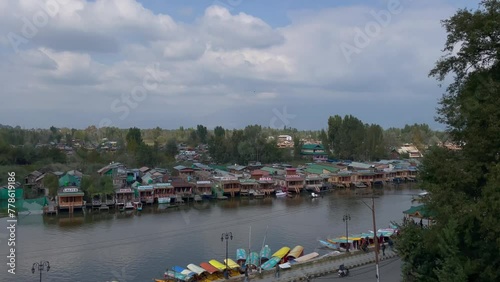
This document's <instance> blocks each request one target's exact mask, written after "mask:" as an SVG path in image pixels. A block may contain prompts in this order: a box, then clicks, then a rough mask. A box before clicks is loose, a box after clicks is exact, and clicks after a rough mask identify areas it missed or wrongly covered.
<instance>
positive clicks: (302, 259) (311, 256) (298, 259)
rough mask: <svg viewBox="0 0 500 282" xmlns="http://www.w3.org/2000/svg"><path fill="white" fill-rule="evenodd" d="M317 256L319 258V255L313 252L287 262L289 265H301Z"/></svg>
mask: <svg viewBox="0 0 500 282" xmlns="http://www.w3.org/2000/svg"><path fill="white" fill-rule="evenodd" d="M318 256H319V254H318V253H317V252H313V253H310V254H307V255H303V256H301V257H299V258H296V259H291V260H290V261H289V262H290V264H296V263H302V262H306V261H309V260H312V259H313V258H315V257H318Z"/></svg>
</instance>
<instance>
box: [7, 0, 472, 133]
mask: <svg viewBox="0 0 500 282" xmlns="http://www.w3.org/2000/svg"><path fill="white" fill-rule="evenodd" d="M477 3H478V1H465V0H457V1H454V0H420V1H413V0H386V1H379V0H371V1H368V0H365V1H361V0H357V1H347V0H342V1H326V0H317V1H306V0H297V1H291V0H290V1H264V0H255V1H250V0H215V1H213V0H212V1H195V0H184V1H183V0H149V1H148V0H143V1H139V0H93V1H90V0H44V1H30V0H3V1H0V62H1V64H0V83H1V85H2V87H1V89H0V95H1V96H0V97H1V98H2V100H3V103H2V105H3V106H2V109H1V111H0V124H6V125H11V126H17V125H18V126H21V127H23V128H48V127H50V126H56V127H69V128H86V127H88V126H91V125H95V126H97V127H104V126H116V127H120V128H129V127H133V126H137V127H140V128H153V127H156V126H159V127H161V128H167V129H175V128H179V127H180V126H183V127H185V128H187V127H195V126H196V125H197V124H202V125H205V126H207V127H208V128H213V127H215V126H218V125H221V126H223V127H225V128H243V127H245V126H247V125H252V124H260V125H262V126H266V127H267V126H270V127H273V128H283V127H284V126H287V127H294V128H298V129H301V130H302V129H311V130H316V129H321V128H326V127H327V120H328V117H329V116H332V115H337V114H338V115H341V116H344V115H348V114H351V115H354V116H356V117H358V118H359V119H361V120H362V121H363V122H365V123H369V124H371V123H375V124H380V125H381V126H383V127H384V128H388V127H403V126H404V125H405V124H413V123H428V124H429V125H430V126H431V128H434V129H442V128H444V126H443V125H441V124H438V123H436V122H435V121H434V118H435V116H436V108H437V107H438V101H439V99H440V97H441V96H442V94H443V92H444V88H440V87H439V83H438V82H437V81H436V80H435V79H434V78H429V77H428V73H429V71H430V70H431V69H432V67H433V66H434V64H435V62H436V61H437V60H438V59H439V57H440V56H442V55H443V53H442V52H441V50H442V48H443V46H444V42H445V39H446V33H445V30H444V29H443V28H442V26H441V23H440V21H441V20H443V19H446V18H449V17H450V16H451V15H453V14H454V13H455V12H456V11H457V10H458V9H461V8H466V7H467V8H472V9H475V8H477Z"/></svg>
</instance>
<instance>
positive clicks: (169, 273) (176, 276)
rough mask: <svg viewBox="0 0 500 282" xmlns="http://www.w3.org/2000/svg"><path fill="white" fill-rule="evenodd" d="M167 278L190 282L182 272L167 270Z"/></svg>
mask: <svg viewBox="0 0 500 282" xmlns="http://www.w3.org/2000/svg"><path fill="white" fill-rule="evenodd" d="M165 277H171V278H174V279H178V280H181V281H189V280H190V279H189V278H188V277H186V275H184V274H182V273H180V272H175V271H173V270H167V271H166V272H165Z"/></svg>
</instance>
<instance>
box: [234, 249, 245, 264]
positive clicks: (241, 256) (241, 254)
mask: <svg viewBox="0 0 500 282" xmlns="http://www.w3.org/2000/svg"><path fill="white" fill-rule="evenodd" d="M236 260H237V261H246V260H247V252H246V251H245V249H237V250H236Z"/></svg>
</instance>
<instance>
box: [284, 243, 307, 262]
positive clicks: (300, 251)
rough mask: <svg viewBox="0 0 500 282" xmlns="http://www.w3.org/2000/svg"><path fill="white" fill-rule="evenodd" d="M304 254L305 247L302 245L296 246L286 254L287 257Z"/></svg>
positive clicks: (294, 257) (296, 256)
mask: <svg viewBox="0 0 500 282" xmlns="http://www.w3.org/2000/svg"><path fill="white" fill-rule="evenodd" d="M303 254H304V247H302V246H295V247H294V248H293V249H292V250H291V251H290V252H289V253H288V255H287V256H286V259H287V260H289V259H296V258H298V257H300V256H301V255H303Z"/></svg>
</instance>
